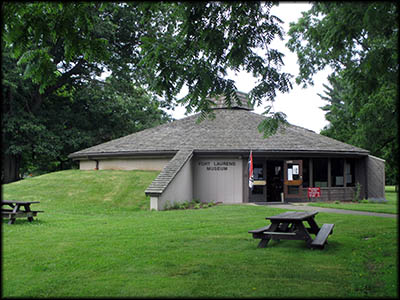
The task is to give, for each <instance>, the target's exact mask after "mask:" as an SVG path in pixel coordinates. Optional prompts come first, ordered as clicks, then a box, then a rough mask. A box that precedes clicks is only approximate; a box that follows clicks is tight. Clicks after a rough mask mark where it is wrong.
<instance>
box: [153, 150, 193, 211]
mask: <svg viewBox="0 0 400 300" xmlns="http://www.w3.org/2000/svg"><path fill="white" fill-rule="evenodd" d="M192 161H193V157H192V158H191V159H189V160H188V161H187V162H186V163H185V164H184V165H183V167H182V168H181V169H180V170H179V171H178V173H177V174H176V175H175V177H174V178H173V179H172V181H171V182H170V184H169V185H168V186H167V188H166V189H165V190H164V192H163V193H162V195H160V196H159V197H158V200H157V201H158V203H156V202H155V201H156V200H155V198H156V197H154V199H152V200H153V201H152V202H151V203H150V209H156V210H163V209H164V208H165V206H166V205H169V206H172V205H173V204H174V203H184V202H190V201H192V200H193V165H192V164H193V163H192Z"/></svg>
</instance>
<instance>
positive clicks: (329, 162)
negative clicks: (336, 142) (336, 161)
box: [328, 158, 332, 187]
mask: <svg viewBox="0 0 400 300" xmlns="http://www.w3.org/2000/svg"><path fill="white" fill-rule="evenodd" d="M328 187H332V178H331V158H328Z"/></svg>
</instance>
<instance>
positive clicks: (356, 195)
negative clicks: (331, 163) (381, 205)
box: [353, 182, 361, 202]
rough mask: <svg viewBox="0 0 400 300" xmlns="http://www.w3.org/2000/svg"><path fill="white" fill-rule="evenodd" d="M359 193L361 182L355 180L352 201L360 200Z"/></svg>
mask: <svg viewBox="0 0 400 300" xmlns="http://www.w3.org/2000/svg"><path fill="white" fill-rule="evenodd" d="M360 194H361V184H360V183H359V182H357V183H356V191H355V192H354V198H353V202H360Z"/></svg>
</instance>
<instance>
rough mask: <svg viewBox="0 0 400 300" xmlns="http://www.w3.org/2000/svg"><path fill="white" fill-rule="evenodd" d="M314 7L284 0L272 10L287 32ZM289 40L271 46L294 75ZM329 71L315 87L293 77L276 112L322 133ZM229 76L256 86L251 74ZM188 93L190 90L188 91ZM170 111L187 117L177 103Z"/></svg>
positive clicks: (244, 87)
mask: <svg viewBox="0 0 400 300" xmlns="http://www.w3.org/2000/svg"><path fill="white" fill-rule="evenodd" d="M310 8H311V4H308V3H307V2H302V1H300V2H282V3H280V4H279V6H273V7H272V9H271V14H273V15H275V16H277V17H278V18H280V19H281V20H282V21H284V23H283V24H281V25H282V27H283V29H284V32H285V33H287V32H288V30H289V23H290V22H296V21H297V20H298V19H299V18H300V17H301V16H302V15H301V12H302V11H307V10H309V9H310ZM287 41H288V36H287V35H285V36H284V40H283V41H281V40H280V39H279V38H277V39H276V40H274V41H273V42H272V43H271V48H274V49H278V50H279V51H280V52H282V53H283V54H284V55H285V56H284V58H283V62H284V64H285V66H283V68H282V71H284V72H287V73H290V74H292V75H294V78H295V77H296V76H297V75H298V73H299V67H298V64H297V55H296V54H295V53H292V52H290V50H289V49H288V48H287V47H286V46H285V44H286V42H287ZM329 74H330V72H329V70H323V71H320V72H318V73H317V74H315V75H314V77H313V80H314V86H308V87H307V88H305V89H303V88H302V87H301V86H298V85H297V84H296V83H295V81H294V78H293V89H291V90H290V91H289V92H288V93H280V92H279V91H277V96H276V98H275V102H274V103H273V106H274V110H275V112H283V113H285V114H286V116H287V121H288V122H289V123H291V124H293V125H297V126H301V127H304V128H307V129H310V130H313V131H314V132H316V133H319V132H320V131H321V129H323V127H324V126H325V125H327V124H328V121H326V120H325V112H324V111H323V110H321V109H320V107H321V106H324V105H325V104H326V101H323V100H322V99H321V98H320V97H319V96H318V93H320V94H324V90H325V88H324V87H323V84H326V85H329V84H328V79H327V77H328V75H329ZM228 78H230V79H233V80H235V84H236V87H237V89H238V90H239V91H241V92H245V93H248V92H249V91H250V90H251V89H252V88H253V87H254V86H255V81H256V80H255V78H254V77H253V76H252V75H251V74H248V73H247V72H244V71H243V72H240V73H238V74H237V75H235V74H234V73H233V72H228ZM186 93H187V92H186ZM184 95H185V90H183V91H182V92H181V94H179V95H178V98H179V97H183V96H184ZM268 104H270V103H269V102H266V101H265V102H264V103H263V105H261V106H259V107H256V108H255V109H254V112H256V113H260V114H261V113H262V112H263V111H264V110H265V106H266V105H268ZM168 113H169V114H171V115H172V117H173V118H175V119H181V118H184V117H186V116H185V108H184V107H181V106H178V107H176V108H175V110H174V111H171V110H169V111H168Z"/></svg>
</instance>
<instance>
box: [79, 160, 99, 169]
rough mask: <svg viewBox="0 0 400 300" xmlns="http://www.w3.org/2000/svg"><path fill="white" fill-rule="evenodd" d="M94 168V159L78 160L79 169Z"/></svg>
mask: <svg viewBox="0 0 400 300" xmlns="http://www.w3.org/2000/svg"><path fill="white" fill-rule="evenodd" d="M95 168H96V162H95V161H94V160H80V161H79V169H80V170H84V171H87V170H94V169H95Z"/></svg>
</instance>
